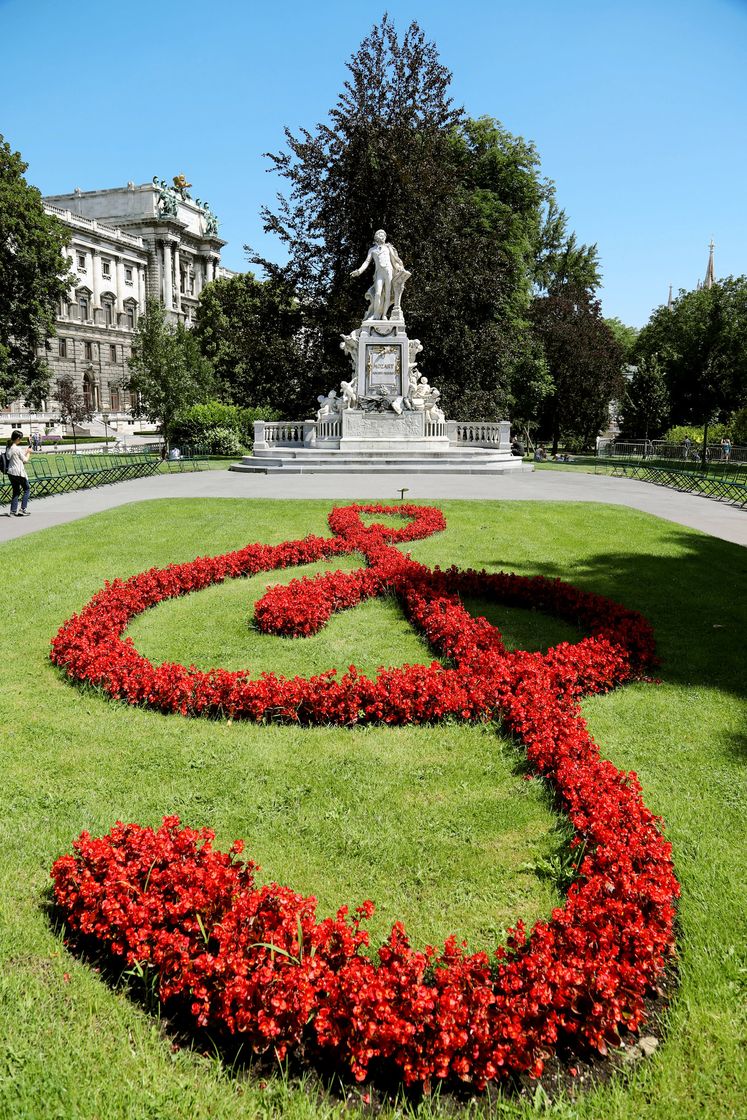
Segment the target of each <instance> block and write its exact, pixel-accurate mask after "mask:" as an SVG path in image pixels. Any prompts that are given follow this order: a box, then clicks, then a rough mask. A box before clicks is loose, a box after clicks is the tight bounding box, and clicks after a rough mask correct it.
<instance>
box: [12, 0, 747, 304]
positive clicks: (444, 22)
mask: <svg viewBox="0 0 747 1120" xmlns="http://www.w3.org/2000/svg"><path fill="white" fill-rule="evenodd" d="M384 8H385V5H384V4H383V3H382V5H381V6H380V7H379V6H368V5H362V4H355V3H350V2H349V0H348V2H343V0H329V2H325V0H318V2H317V3H316V4H313V5H312V4H309V3H308V2H300V0H285V2H283V0H281V2H279V3H275V4H272V3H256V2H254V0H245V2H239V0H215V2H214V3H213V4H207V3H205V0H200V2H199V3H197V2H194V0H184V2H183V3H179V4H177V3H174V2H173V0H151V2H150V3H145V2H144V0H128V2H127V3H126V4H98V5H94V6H91V7H86V6H83V7H81V6H80V5H72V6H69V5H62V4H60V3H59V0H0V43H2V44H3V49H2V57H3V66H2V68H0V132H2V133H3V134H4V135H5V137H6V139H7V140H8V141H9V142H10V143H11V144H12V146H13V147H14V148H17V149H19V150H20V151H21V152H22V154H23V155H24V158H25V159H26V160H27V161H28V163H29V171H28V173H27V175H28V178H29V179H30V180H31V181H32V182H33V183H35V184H36V185H37V186H38V187H39V188H40V189H41V191H42V192H43V193H45V194H56V193H62V192H65V191H70V190H72V189H73V188H74V187H76V186H79V187H81V189H83V190H93V189H95V188H100V187H112V186H118V185H121V184H124V183H126V182H127V181H128V180H130V179H133V180H135V181H136V182H146V181H148V180H150V179H151V178H152V177H153V175H158V176H159V177H162V178H168V179H170V178H171V177H172V176H173V175H175V174H177V173H179V172H182V171H183V172H184V173H185V174H186V175H187V177H188V179H189V180H190V181H191V182H192V183H193V184H194V191H193V193H195V194H197V195H199V196H200V197H202V198H206V199H208V200H209V201H210V203H211V206H212V208H213V210H214V211H216V213H217V214H218V217H219V219H220V222H221V225H220V232H221V236H223V237H224V238H226V240H227V241H228V243H229V244H228V245H227V247H226V249H225V250H224V253H223V263H224V264H225V265H227V266H228V267H230V268H235V269H241V268H244V267H246V261H245V255H244V252H243V248H242V246H243V245H244V243H245V242H249V243H251V244H253V245H255V246H257V247H259V248H260V249H261V250H262V252H263V253H264V254H265V255H268V256H271V257H272V256H276V257H277V256H278V254H279V248H278V247H277V245H276V243H275V242H274V241H273V240H272V239H270V238H267V237H265V235H264V234H263V233H262V226H261V221H260V218H259V208H260V205H261V204H262V203H263V202H270V203H271V202H272V200H273V197H274V194H275V191H276V190H278V189H279V187H280V185H281V184H280V183H279V182H278V181H277V180H275V179H274V177H273V176H272V175H270V174H268V173H267V172H266V166H267V163H266V161H265V160H263V158H262V153H263V152H265V151H268V150H273V151H274V150H277V149H278V148H280V147H281V146H282V142H283V127H284V126H285V125H288V126H289V127H290V128H291V130H296V129H298V128H299V127H300V126H304V125H305V126H308V127H312V126H313V125H314V124H315V123H316V122H317V121H319V120H322V119H324V117H325V116H326V113H327V111H328V109H329V108H330V107H331V106H332V105H333V104H334V102H335V100H336V97H337V94H338V92H339V91H340V89H341V88H342V84H343V82H344V80H345V75H346V69H345V62H346V60H347V59H348V58H349V57H350V55H351V53H352V52H353V51H354V50H355V49H356V47H357V46H358V44H359V43H360V41H361V40H362V39H363V38H364V37H365V35H366V34H367V32H368V30H369V29H370V27H371V25H372V24H373V23H374V22H376V21H377V20H378V19H379V18H380V16H381V14H382V12H383V11H384ZM386 8H387V9H388V10H389V12H390V14H391V15H392V16H393V18H394V19H395V22H396V24H397V27H398V28H399V29H400V30H404V28H405V27H406V26H407V24H408V23H409V21H410V20H411V19H416V20H417V21H418V23H420V25H421V27H422V28H423V30H424V31H425V32H426V35H427V36H428V38H430V39H432V40H434V41H435V42H436V44H437V45H438V48H439V51H440V54H441V58H442V60H443V62H444V63H445V64H446V65H447V66H448V67H449V69H450V70H451V71H452V73H453V75H454V79H453V86H452V89H453V95H454V99H455V101H456V102H457V103H459V104H463V105H464V106H465V108H466V109H467V111H468V112H469V113H470V114H471V115H473V116H480V115H483V114H488V115H491V116H494V117H497V118H498V119H499V120H501V121H502V122H503V124H504V125H505V126H506V127H507V128H508V129H509V130H510V131H512V132H514V133H518V134H520V135H522V136H525V137H526V138H528V139H531V140H533V141H534V142H535V144H536V145H537V148H538V150H539V153H540V156H541V158H542V168H543V172H544V174H545V175H547V176H548V177H549V178H551V179H553V180H554V181H555V183H556V186H557V192H558V199H559V202H560V204H561V205H562V206H563V207H564V208H565V209H566V210H567V212H568V215H569V217H570V220H571V225H572V227H573V228H574V229H575V230H576V231H577V233H578V235H579V237H580V238H581V239H582V240H584V241H595V242H597V244H598V246H599V252H600V257H601V262H602V270H603V274H604V287H603V289H602V292H601V296H602V301H603V307H604V313H605V314H606V315H609V316H618V317H619V318H621V319H622V320H623V321H624V322H627V323H630V324H631V325H633V326H641V325H642V324H643V323H644V322H645V321H646V319H647V318H648V316H649V314H650V312H651V310H652V308H654V307H655V306H657V305H658V304H660V303H662V302H664V301H665V300H666V296H667V291H668V286H669V284H670V283H671V284H673V285H674V288H675V292H676V291H677V289H678V288H680V287H682V288H692V287H694V286H695V284H696V282H697V281H698V279H700V278H702V276H703V275H704V273H705V268H706V263H707V259H708V243H709V241H710V239H711V237H713V239H714V241H715V243H716V272H717V275H719V276H726V275H729V274H732V275H741V274H744V273H747V223H746V222H745V211H746V210H747V144H746V143H745V140H746V139H747V135H746V134H747V127H746V124H745V122H746V121H747V65H745V59H747V51H746V50H745V48H746V47H747V0H648V3H644V2H641V0H627V2H625V3H623V2H614V3H609V2H605V0H596V2H593V3H592V2H587V0H525V2H524V3H522V4H518V3H516V0H492V2H490V0H461V2H459V3H446V2H444V0H428V2H410V3H408V2H405V0H389V3H388V4H386ZM394 232H395V231H392V233H393V234H394ZM393 239H394V238H393Z"/></svg>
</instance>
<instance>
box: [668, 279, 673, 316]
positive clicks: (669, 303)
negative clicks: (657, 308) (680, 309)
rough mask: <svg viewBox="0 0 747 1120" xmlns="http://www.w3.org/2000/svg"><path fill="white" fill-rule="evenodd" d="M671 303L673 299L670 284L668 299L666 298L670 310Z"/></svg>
mask: <svg viewBox="0 0 747 1120" xmlns="http://www.w3.org/2000/svg"><path fill="white" fill-rule="evenodd" d="M673 303H674V300H673V299H672V285H671V284H670V285H669V299H668V300H667V307H668V308H669V310H670V311H671V310H672V304H673Z"/></svg>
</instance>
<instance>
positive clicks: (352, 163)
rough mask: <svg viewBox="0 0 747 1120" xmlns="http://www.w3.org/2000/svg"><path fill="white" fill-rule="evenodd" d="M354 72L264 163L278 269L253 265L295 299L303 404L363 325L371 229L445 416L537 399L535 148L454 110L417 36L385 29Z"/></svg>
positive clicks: (355, 61) (338, 370) (445, 82)
mask: <svg viewBox="0 0 747 1120" xmlns="http://www.w3.org/2000/svg"><path fill="white" fill-rule="evenodd" d="M348 68H349V71H350V77H349V79H348V81H347V82H346V83H345V87H344V90H343V92H342V94H341V95H340V97H339V99H338V101H337V104H336V105H335V106H334V108H333V109H332V110H331V112H330V114H329V122H328V123H323V124H319V125H317V126H316V128H315V129H314V130H313V131H308V130H302V132H301V133H300V135H298V136H294V135H292V134H291V133H290V132H289V131H286V142H287V148H286V150H285V151H283V152H281V153H280V154H278V155H275V156H272V157H271V158H272V161H273V168H274V169H275V170H276V171H277V172H278V173H279V174H280V175H281V176H282V177H283V178H284V179H285V180H286V182H287V184H288V194H287V196H286V197H282V196H281V197H280V199H279V207H278V209H277V210H275V211H271V210H269V209H265V210H264V211H263V216H264V223H265V229H266V230H267V231H270V232H273V233H275V234H277V236H278V237H279V238H280V241H281V243H282V244H283V246H284V248H285V249H286V251H287V254H288V261H287V263H286V264H285V265H282V266H278V265H275V264H273V262H271V261H268V260H265V259H263V258H260V257H258V256H257V255H256V254H255V255H252V256H251V259H252V261H253V262H254V263H257V264H260V265H261V266H262V267H263V268H264V269H265V271H266V272H267V273H268V274H269V275H270V276H271V277H273V278H276V279H278V280H281V281H282V282H283V283H284V284H287V285H288V286H289V287H291V288H293V289H294V290H295V291H296V292H297V293H298V296H299V300H300V305H301V310H302V314H303V320H304V338H305V341H306V344H307V346H306V357H307V362H306V366H305V379H306V384H307V386H308V400H309V402H311V401H312V400H313V399H314V397H315V395H316V393H318V392H319V391H320V390H322V389H327V388H329V387H330V385H333V384H334V383H335V382H337V381H339V379H340V377H341V376H345V372H346V369H347V367H346V364H345V359H344V357H343V355H342V354H341V352H340V349H339V339H340V334H341V332H343V331H349V330H351V329H352V328H353V327H354V326H355V325H356V324H357V323H359V322H360V320H361V317H362V313H363V310H364V307H365V302H364V292H365V289H366V287H367V286H368V283H370V280H368V281H367V280H364V279H359V280H352V279H351V278H350V272H351V270H352V269H354V268H355V267H356V266H357V265H359V264H360V262H361V261H362V260H363V258H364V256H365V254H366V252H367V250H368V248H369V246H370V244H371V241H372V236H373V233H374V231H375V230H376V229H378V228H384V229H385V230H386V231H387V234H388V236H389V238H390V239H391V241H392V242H393V243H394V245H395V246H396V247H397V249H398V251H399V253H400V255H401V256H402V258H403V260H404V262H405V265H406V267H407V268H408V269H410V270H411V272H412V274H413V275H412V278H411V280H410V281H409V282H408V285H407V288H406V290H405V298H404V308H405V314H406V318H407V323H408V330H409V333H410V334H411V335H412V336H414V335H417V336H418V337H419V338H420V339H421V341H422V342H423V345H424V351H423V356H422V366H423V368H424V370H425V372H426V373H427V374H428V375H429V377H430V380H431V382H432V383H435V384H437V385H438V386H439V387H440V388H441V390H442V392H443V395H444V401H445V403H446V406H447V408H448V409H449V410H450V411H452V413H453V409H454V408H455V407H456V406H457V405H458V402H459V400H460V399H461V397H462V394H463V393H464V392H469V393H470V394H472V400H474V401H479V400H481V399H482V400H484V401H486V402H487V401H489V402H492V405H493V407H496V406H497V407H498V408H499V410H500V411H501V412H503V413H505V410H506V408H508V407H510V406H511V404H512V402H513V400H514V398H515V397H516V390H517V386H521V387H522V388H523V386H524V385H525V384H527V383H528V384H530V385H532V386H533V392H534V393H535V395H537V394H538V395H539V396H541V395H542V393H543V392H544V391H545V390H546V388H547V384H546V378H545V367H544V363H543V361H542V358H541V355H539V354H538V350H537V347H536V345H535V343H534V341H533V339H532V337H531V332H530V331H529V330H528V326H527V320H526V314H527V310H528V305H529V300H530V296H531V283H532V280H533V269H534V260H535V256H536V252H537V250H538V245H539V242H540V231H541V227H542V220H541V213H542V209H543V206H545V205H546V204H547V201H548V199H549V198H550V197H551V195H552V189H551V187H550V186H549V184H547V183H545V182H544V181H542V180H541V179H540V176H539V160H538V157H537V153H536V151H535V149H534V148H533V146H532V145H531V144H528V143H526V142H525V141H524V140H522V139H521V138H518V137H514V136H512V135H511V134H510V133H508V132H506V131H505V130H504V129H503V128H502V127H501V126H500V125H499V124H498V123H497V122H495V121H493V120H490V119H484V120H480V121H468V120H467V119H466V118H465V116H464V114H463V112H462V110H460V109H458V108H455V107H454V105H453V104H452V101H451V99H450V97H449V92H448V91H449V83H450V79H451V75H450V74H449V72H448V70H447V69H446V68H445V67H444V66H443V65H442V64H441V62H440V61H439V58H438V53H437V51H436V48H435V46H434V45H433V44H432V43H429V42H427V41H426V39H425V37H424V35H423V32H422V31H421V30H420V28H419V27H418V26H417V24H415V23H413V24H411V25H410V27H409V28H408V30H407V32H406V33H405V35H404V37H403V38H402V39H401V40H400V39H398V37H397V35H396V33H395V29H394V26H393V24H392V23H391V21H390V20H389V18H388V17H386V16H385V17H384V19H383V20H382V22H381V23H380V24H379V25H378V26H376V27H374V28H373V30H372V32H371V34H370V36H369V37H368V39H367V40H366V41H365V42H364V43H363V44H362V45H361V47H360V49H359V50H358V51H357V52H356V53H355V54H354V55H353V57H352V59H351V61H350V62H349V64H348ZM531 395H532V394H531V393H530V394H529V396H531Z"/></svg>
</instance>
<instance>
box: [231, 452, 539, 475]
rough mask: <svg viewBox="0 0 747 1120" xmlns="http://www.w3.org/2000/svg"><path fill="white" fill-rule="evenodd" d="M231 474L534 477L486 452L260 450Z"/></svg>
mask: <svg viewBox="0 0 747 1120" xmlns="http://www.w3.org/2000/svg"><path fill="white" fill-rule="evenodd" d="M228 469H229V470H231V471H244V472H246V473H248V474H347V475H350V474H365V475H371V474H399V475H401V474H490V475H500V474H508V473H513V472H516V471H531V470H533V469H534V468H533V467H532V465H531V463H524V462H523V461H522V460H521V459H519V458H516V456H514V455H512V454H511V452H510V451H500V450H492V449H485V448H464V449H461V448H454V447H451V448H448V447H447V448H446V449H444V450H439V451H426V450H414V449H410V450H407V451H404V450H400V449H398V448H387V449H383V448H382V449H380V450H371V449H366V450H358V451H354V450H344V449H342V448H341V449H340V450H339V451H335V450H323V449H321V448H306V447H297V448H286V447H283V448H279V447H275V448H272V449H271V450H270V449H267V450H256V451H255V453H254V455H245V456H244V458H243V459H242V461H241V462H240V463H233V464H232V465H231V466H230V467H229V468H228Z"/></svg>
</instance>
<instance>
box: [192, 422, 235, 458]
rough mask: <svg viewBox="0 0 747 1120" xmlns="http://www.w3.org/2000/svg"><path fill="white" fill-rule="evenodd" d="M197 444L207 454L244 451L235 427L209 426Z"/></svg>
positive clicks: (232, 453)
mask: <svg viewBox="0 0 747 1120" xmlns="http://www.w3.org/2000/svg"><path fill="white" fill-rule="evenodd" d="M196 446H197V450H199V451H200V452H202V453H203V454H205V455H240V454H241V452H242V451H243V447H242V441H241V440H240V439H239V436H238V433H237V432H235V431H234V429H233V428H221V427H215V428H208V429H207V431H206V432H204V433H203V436H202V439H200V440H198V441H197V443H196Z"/></svg>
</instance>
